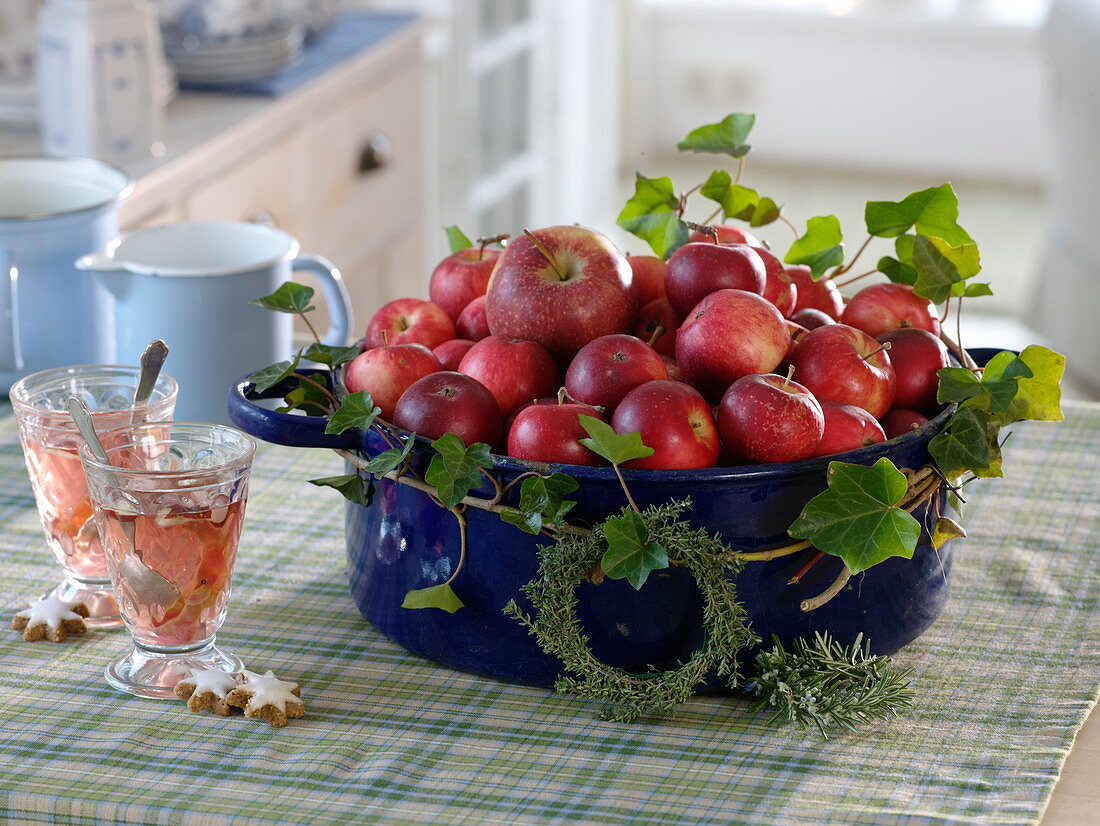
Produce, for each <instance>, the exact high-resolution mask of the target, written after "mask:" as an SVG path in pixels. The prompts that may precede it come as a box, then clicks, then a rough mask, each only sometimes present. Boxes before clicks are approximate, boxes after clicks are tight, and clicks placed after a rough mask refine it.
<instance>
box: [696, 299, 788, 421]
mask: <svg viewBox="0 0 1100 826" xmlns="http://www.w3.org/2000/svg"><path fill="white" fill-rule="evenodd" d="M790 341H791V336H790V333H788V332H787V325H786V324H785V323H784V321H783V316H782V314H780V312H779V310H777V309H776V308H775V305H773V304H772V303H771V302H770V301H765V300H764V299H763V298H762V297H760V296H759V295H757V294H755V293H748V292H745V291H744V290H719V291H718V292H715V293H711V294H710V295H708V296H707V297H706V298H704V299H703V300H702V301H700V302H699V304H698V306H696V307H695V309H693V310H692V311H691V314H690V315H689V316H688V317H687V318H686V319H685V320H684V323H683V324H682V325H681V326H680V331H679V332H678V333H677V334H676V363H677V364H679V365H680V369H681V370H683V372H684V377H685V378H686V379H687V380H688V383H690V384H691V385H692V386H693V387H695V388H697V389H698V390H700V391H701V392H702V393H703V394H704V395H705V396H707V397H709V398H712V399H715V400H717V399H720V398H721V397H722V394H723V393H725V392H726V388H727V387H729V386H730V385H731V384H733V383H734V382H735V381H737V379H739V378H741V377H742V376H748V375H752V374H753V373H770V372H772V371H773V370H774V369H775V368H776V367H777V366H778V365H779V363H780V362H781V361H783V359H784V358H785V357H786V355H787V350H788V348H789V347H790Z"/></svg>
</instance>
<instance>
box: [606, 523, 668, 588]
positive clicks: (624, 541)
mask: <svg viewBox="0 0 1100 826" xmlns="http://www.w3.org/2000/svg"><path fill="white" fill-rule="evenodd" d="M603 535H604V538H605V539H606V540H607V550H606V551H605V552H604V555H603V560H602V561H601V562H600V567H601V568H602V569H603V572H604V573H605V574H607V575H608V576H609V577H611V578H612V579H626V580H627V581H628V582H629V583H630V584H631V585H633V586H634V589H635V590H641V588H642V586H643V585H645V581H646V580H647V579H648V578H649V572H650V571H656V570H658V569H660V568H667V567H668V554H666V553H665V549H664V548H662V547H661V546H660V545H659V544H657V543H656V542H650V541H649V528H647V527H646V524H645V520H643V519H642V517H641V516H639V515H638V514H637V513H635V512H634V511H627V512H626V514H625V515H624V516H623V517H622V518H621V519H608V520H607V521H606V522H604V524H603Z"/></svg>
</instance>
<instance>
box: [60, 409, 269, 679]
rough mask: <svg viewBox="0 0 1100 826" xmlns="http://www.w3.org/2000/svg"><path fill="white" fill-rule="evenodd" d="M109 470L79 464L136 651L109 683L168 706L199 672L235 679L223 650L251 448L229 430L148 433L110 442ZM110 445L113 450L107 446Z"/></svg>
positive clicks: (165, 428) (91, 460) (111, 670)
mask: <svg viewBox="0 0 1100 826" xmlns="http://www.w3.org/2000/svg"><path fill="white" fill-rule="evenodd" d="M104 437H105V445H104V446H105V447H106V450H107V458H108V459H109V461H108V462H107V463H104V462H101V461H99V460H97V459H96V458H95V456H94V455H93V454H92V452H91V451H90V450H89V449H88V447H87V446H84V447H82V448H81V450H80V459H81V462H82V463H83V466H84V472H85V474H86V477H87V481H88V491H89V493H90V495H91V500H92V506H93V508H94V509H95V515H96V521H97V523H98V524H99V531H100V535H101V536H102V537H103V548H104V552H105V554H106V559H107V571H108V573H109V574H110V576H111V581H112V582H113V583H114V588H115V596H116V598H117V599H118V607H119V612H120V613H121V614H122V619H123V622H125V623H126V627H127V628H128V629H129V631H130V634H131V636H132V637H133V638H134V649H133V650H132V651H131V652H130V653H128V654H126V655H124V656H122V657H120V658H118V659H116V660H114V661H112V662H111V663H109V664H108V665H107V669H106V677H107V681H108V682H109V683H110V684H111V685H113V686H115V687H116V688H119V689H122V690H123V691H127V692H129V693H131V694H137V695H139V696H142V697H172V696H174V694H173V689H174V688H175V685H176V683H177V682H179V681H180V680H181V679H182V678H183V677H186V676H187V675H188V674H189V673H190V672H191V671H192V670H193V669H212V668H214V669H219V670H222V671H227V672H236V671H240V670H241V669H242V668H243V667H244V666H243V663H242V662H241V660H240V658H239V657H236V656H234V655H233V654H230V653H227V652H224V651H221V650H219V649H218V648H217V647H216V645H215V641H216V635H217V632H218V629H219V628H221V625H222V622H224V620H225V615H226V608H227V604H228V601H229V594H230V586H231V584H232V575H233V564H234V562H235V561H236V557H237V544H238V542H239V540H240V536H241V526H242V522H243V520H244V510H245V502H246V501H247V499H248V480H249V476H250V472H251V468H252V456H253V454H254V452H255V449H256V445H255V443H254V442H253V441H252V440H251V439H250V438H249V437H248V436H246V435H245V434H244V433H241V432H240V431H239V430H236V429H234V428H232V427H225V426H224V425H213V424H197V423H191V422H165V423H159V424H158V423H147V424H140V425H134V426H132V427H123V428H119V429H118V430H114V431H109V432H107V433H106V434H104ZM111 444H113V445H114V446H113V447H112V446H109V445H111Z"/></svg>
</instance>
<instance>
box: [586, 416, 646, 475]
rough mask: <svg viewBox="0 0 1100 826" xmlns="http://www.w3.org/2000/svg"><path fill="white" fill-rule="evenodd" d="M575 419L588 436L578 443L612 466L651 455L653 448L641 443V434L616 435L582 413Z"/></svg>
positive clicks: (608, 428) (604, 423)
mask: <svg viewBox="0 0 1100 826" xmlns="http://www.w3.org/2000/svg"><path fill="white" fill-rule="evenodd" d="M577 419H578V420H579V421H580V423H581V427H583V428H584V429H585V430H586V431H588V436H589V438H587V439H580V443H581V444H582V445H584V446H585V447H586V448H588V449H589V450H591V451H592V452H593V453H596V454H598V455H600V456H603V458H605V459H607V461H609V462H611V464H613V465H621V464H623V463H625V462H629V461H630V460H631V459H644V458H646V457H647V456H652V455H653V448H651V447H647V446H646V445H645V444H643V443H642V434H641V433H616V432H615V429H614V428H612V427H611V425H609V424H608V423H607V422H603V421H600V420H599V419H597V418H596V417H595V416H587V415H585V414H584V413H581V414H579V415H578V416H577Z"/></svg>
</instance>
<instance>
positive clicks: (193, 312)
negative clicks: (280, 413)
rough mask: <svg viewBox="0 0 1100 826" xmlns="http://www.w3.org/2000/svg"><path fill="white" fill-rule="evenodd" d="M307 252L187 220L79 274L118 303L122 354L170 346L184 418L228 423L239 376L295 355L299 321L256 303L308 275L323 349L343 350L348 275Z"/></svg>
mask: <svg viewBox="0 0 1100 826" xmlns="http://www.w3.org/2000/svg"><path fill="white" fill-rule="evenodd" d="M298 250H299V247H298V242H297V241H296V240H295V239H294V238H293V237H292V236H290V235H288V234H287V233H285V232H283V231H282V230H279V229H276V228H275V227H271V226H267V225H265V224H249V223H236V222H228V221H202V222H188V223H179V224H166V225H164V226H159V227H145V228H142V229H138V230H135V231H134V232H131V233H128V234H126V235H124V236H123V237H122V238H120V239H118V240H117V241H114V242H112V243H111V244H110V245H108V246H107V248H106V249H105V250H104V251H103V252H99V253H94V254H92V255H87V256H84V257H83V258H81V259H80V260H79V261H77V267H78V268H80V269H82V270H90V271H92V272H93V273H94V276H93V275H92V274H91V273H89V274H87V275H85V278H87V279H88V280H89V281H95V280H99V281H101V282H102V283H103V284H104V285H105V286H106V287H107V289H108V290H110V292H111V294H112V295H113V296H114V299H115V327H114V338H115V344H116V346H117V349H118V352H119V353H120V354H123V353H126V354H129V353H134V354H137V353H141V351H142V349H143V348H144V347H145V346H146V345H147V344H148V343H149V341H151V340H152V339H154V338H160V339H164V341H165V342H167V343H168V346H169V347H170V348H171V355H170V356H169V363H168V367H167V369H168V370H169V371H170V372H171V374H172V376H173V377H174V378H175V379H176V381H177V382H179V387H180V391H179V400H178V401H177V402H176V418H177V419H178V420H181V421H185V420H189V421H206V422H221V423H228V422H229V417H228V414H227V411H226V404H225V394H226V391H227V389H228V388H229V387H231V386H232V385H233V383H234V381H235V380H236V379H237V377H239V376H240V375H241V374H243V373H247V372H249V371H251V370H255V369H256V365H261V366H265V365H268V364H274V363H275V362H278V361H282V360H284V359H287V358H290V356H291V354H292V352H293V349H294V342H293V317H292V316H290V315H287V314H284V313H273V312H270V311H268V310H264V309H261V308H260V307H257V306H255V305H253V304H252V303H251V301H252V300H253V299H256V298H260V297H261V296H265V295H268V294H270V293H272V292H274V291H275V290H276V289H277V288H278V287H279V285H280V284H282V283H283V282H284V281H289V280H290V274H291V272H292V271H295V270H306V271H309V272H312V273H313V274H314V275H316V276H317V277H318V279H319V281H320V285H321V289H322V292H323V293H324V295H325V298H326V299H327V302H328V309H329V318H330V319H331V323H330V327H329V330H328V331H327V332H326V333H325V335H324V343H325V344H338V345H339V344H344V343H345V342H346V339H347V336H348V331H349V330H350V329H351V327H352V326H353V323H354V322H353V320H352V311H351V302H350V300H349V298H348V293H347V289H346V288H345V287H344V283H343V281H342V280H341V277H340V273H339V271H338V270H337V269H336V268H335V267H333V266H332V265H331V264H330V263H329V262H328V261H325V260H324V259H323V258H318V257H316V256H310V255H299V254H298Z"/></svg>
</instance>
